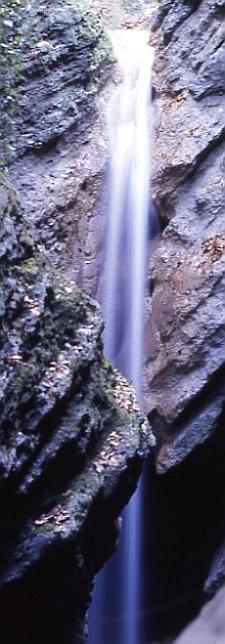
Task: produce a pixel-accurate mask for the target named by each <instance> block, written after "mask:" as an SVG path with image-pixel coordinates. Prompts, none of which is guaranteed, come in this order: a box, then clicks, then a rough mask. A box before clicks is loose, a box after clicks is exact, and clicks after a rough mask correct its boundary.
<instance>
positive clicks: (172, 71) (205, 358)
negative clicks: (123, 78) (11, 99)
mask: <svg viewBox="0 0 225 644" xmlns="http://www.w3.org/2000/svg"><path fill="white" fill-rule="evenodd" d="M224 26H225V5H224V2H217V1H215V2H211V1H208V0H201V1H200V2H195V3H194V2H188V1H187V0H184V1H183V2H176V1H175V2H172V0H165V1H164V0H162V2H160V3H159V6H158V9H157V10H156V12H155V15H154V16H153V19H152V30H153V33H152V35H151V40H152V42H153V43H154V45H155V48H156V56H155V65H154V81H153V82H154V88H155V90H154V97H155V98H154V100H155V116H156V132H155V135H156V145H155V148H154V154H155V167H154V172H153V179H152V185H153V201H154V203H155V205H156V208H157V211H158V214H159V218H160V221H161V227H162V231H163V232H162V235H161V240H160V242H159V244H158V246H156V248H155V250H154V252H153V256H152V258H151V266H150V288H151V293H152V297H151V318H150V321H149V323H148V325H147V330H146V340H147V343H149V347H150V352H149V358H148V359H147V368H146V374H147V375H146V380H147V395H146V405H147V409H148V412H149V417H150V418H151V421H152V425H153V427H154V430H155V432H156V434H157V454H156V469H157V474H156V475H155V480H154V475H153V477H152V487H151V490H152V495H153V498H154V497H155V496H156V498H157V503H156V504H155V507H153V511H152V512H153V513H152V516H151V519H149V527H148V530H149V535H150V538H149V543H150V540H151V538H152V544H153V545H152V553H153V554H152V555H151V560H152V559H153V558H154V561H155V572H154V570H153V577H154V579H155V582H154V581H153V582H152V583H153V589H152V590H151V589H150V591H149V595H148V596H151V592H152V596H153V600H154V601H155V603H156V606H157V605H159V610H162V614H161V615H159V616H158V617H157V616H155V617H154V613H153V622H154V624H155V640H156V641H161V640H162V641H163V637H166V636H168V637H169V639H170V638H171V640H172V641H174V639H175V635H176V633H178V632H180V631H182V628H183V627H184V625H185V624H187V623H189V622H191V621H192V619H194V617H195V616H196V614H197V613H198V611H199V608H200V607H201V605H202V604H203V603H204V602H205V601H208V600H209V596H210V594H211V595H212V594H214V593H215V592H216V591H217V590H218V588H219V587H220V586H221V585H222V584H223V583H224V574H225V566H224V561H225V557H224V552H225V548H224V526H225V522H224V516H225V514H224V512H225V506H224V478H223V472H224V470H225V467H224V466H225V454H224V403H225V389H224V373H225V361H224V346H225V337H224V280H225V237H224V225H225V190H224V185H225V184H224V159H225V95H224V86H223V79H224V72H223V68H224V67H223V66H224V62H223V61H224V51H225V41H224ZM150 392H151V393H150ZM162 474H163V476H161V475H162ZM217 475H218V476H217ZM160 481H161V482H160ZM163 481H164V482H163ZM173 485H174V487H173ZM170 486H171V487H170ZM217 503H218V504H219V505H218V506H217ZM156 506H157V507H156ZM151 525H154V526H155V536H154V529H153V530H152V528H151ZM157 525H158V528H157ZM152 533H153V537H151V535H152ZM157 534H160V535H161V538H160V544H157ZM163 534H164V535H165V539H164V537H163V536H162V535H163ZM168 543H170V546H168ZM150 547H151V546H150ZM188 562H189V563H188ZM186 566H187V567H186ZM150 585H151V584H150ZM157 588H158V591H157ZM189 591H191V592H192V591H193V598H192V599H193V602H192V599H191V597H190V599H189V600H188V597H186V600H185V593H186V592H187V594H188V592H189ZM157 593H158V594H157ZM223 593H224V591H222V593H221V595H218V603H217V597H216V598H215V603H212V604H207V606H206V608H205V609H204V610H203V614H201V615H200V617H199V618H198V619H197V621H196V623H195V622H194V623H193V624H191V626H190V627H189V628H188V630H187V632H185V633H184V634H183V635H182V636H180V639H179V638H178V640H175V641H176V642H179V643H180V642H182V644H183V642H185V643H186V642H187V643H188V644H190V642H193V644H196V643H197V642H201V641H204V642H211V641H212V642H213V641H215V642H217V641H218V642H220V641H221V642H222V641H224V638H225V635H224V624H223V620H222V618H221V615H222V611H223V610H224V594H223ZM182 594H184V611H183V613H182V608H181V607H179V605H178V603H177V604H176V601H174V603H173V599H174V598H175V599H176V597H177V598H179V597H181V596H182ZM194 595H195V597H194ZM165 599H166V601H167V602H168V609H167V607H166V603H165V608H163V606H164V601H165ZM185 601H186V607H185ZM213 602H214V600H213ZM169 606H170V607H169ZM210 606H212V610H211V608H210ZM161 607H162V608H161ZM213 607H214V608H213ZM185 611H186V613H185ZM213 611H214V615H213V614H212V613H213ZM188 612H189V614H188ZM150 621H151V620H150V618H149V622H150ZM162 622H163V624H164V625H165V624H166V626H164V627H162ZM150 629H151V624H150V625H149V632H150ZM161 629H162V630H161ZM160 638H161V640H160Z"/></svg>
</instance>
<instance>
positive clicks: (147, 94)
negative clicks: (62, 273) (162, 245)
mask: <svg viewBox="0 0 225 644" xmlns="http://www.w3.org/2000/svg"><path fill="white" fill-rule="evenodd" d="M112 41H113V45H114V49H115V54H116V58H117V59H118V61H119V63H120V65H121V68H122V71H123V82H122V83H121V84H120V87H119V90H118V93H117V95H116V97H115V102H114V103H113V105H112V109H111V112H110V170H109V181H108V191H109V195H108V217H109V220H108V235H107V247H106V261H105V268H104V273H105V288H104V298H103V299H104V302H103V308H104V315H105V320H106V326H105V338H104V341H105V355H106V357H107V358H109V359H111V360H112V362H113V363H114V365H116V366H117V367H118V368H119V369H120V371H121V372H122V373H123V374H124V375H125V376H126V377H127V378H128V380H130V381H131V382H133V384H134V387H135V389H136V392H137V395H138V397H139V399H140V398H141V388H142V385H141V379H142V378H141V376H142V359H143V329H144V295H145V277H146V263H147V245H148V231H149V205H150V197H149V186H150V169H151V168H150V105H151V69H152V60H153V53H152V49H151V48H150V47H149V45H148V43H147V34H146V32H145V31H141V30H140V31H137V30H132V31H128V30H126V31H125V30H119V31H118V32H113V33H112ZM141 487H142V485H141V483H140V484H139V487H138V489H137V492H136V494H135V495H134V497H133V498H132V500H131V502H130V503H129V505H128V506H127V508H126V510H125V512H124V515H123V529H122V534H121V538H120V546H119V548H118V551H117V553H116V554H115V555H114V556H113V557H112V559H111V561H110V562H109V563H108V564H107V566H106V567H105V569H104V570H103V572H101V573H100V575H99V576H98V579H97V583H96V595H95V598H94V602H93V606H92V611H91V621H90V635H89V640H88V642H89V644H141V639H140V631H139V620H138V614H139V608H140V606H139V601H140V594H141V574H140V571H141V567H142V563H141V558H140V556H141V505H142V504H141V496H142V493H141ZM107 594H108V596H109V597H110V599H109V602H110V603H111V606H113V609H112V610H111V623H110V619H109V618H108V617H107V611H108V608H107Z"/></svg>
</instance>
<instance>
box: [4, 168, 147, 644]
mask: <svg viewBox="0 0 225 644" xmlns="http://www.w3.org/2000/svg"><path fill="white" fill-rule="evenodd" d="M0 222H1V258H0V259H1V312H0V321H1V367H0V380H1V394H0V406H1V422H0V436H1V450H0V498H1V531H0V544H1V565H0V635H1V641H2V642H7V644H15V642H16V643H18V644H19V643H21V644H22V643H23V644H28V642H29V644H30V642H32V644H36V643H37V644H39V643H40V641H41V640H42V641H43V642H46V643H47V642H50V641H52V642H53V641H54V643H55V644H56V643H58V644H62V641H63V642H64V643H65V644H66V643H67V642H68V643H69V642H71V641H74V642H77V643H79V642H83V641H84V632H85V631H84V624H85V615H86V610H87V605H88V603H89V601H90V593H91V588H92V583H93V578H94V575H95V574H96V572H97V570H98V569H99V568H100V567H101V566H102V565H103V563H104V561H105V560H106V559H107V557H108V556H109V554H110V553H111V552H112V551H113V549H114V547H115V543H116V537H117V532H118V528H117V517H118V515H119V513H120V511H121V509H122V507H123V506H124V504H125V503H126V502H127V501H128V499H129V496H130V495H131V493H132V492H133V490H134V488H135V484H136V482H137V479H138V476H139V474H140V471H141V466H142V460H143V457H144V455H146V453H147V451H148V449H149V447H150V444H151V443H152V441H153V439H152V436H151V434H150V433H149V427H148V424H147V422H146V420H145V417H144V416H143V415H142V414H141V413H140V412H139V411H138V407H137V403H136V400H135V396H134V393H133V391H132V389H131V388H130V387H129V385H128V384H127V382H126V381H124V380H123V379H122V378H121V377H120V376H119V374H118V373H116V372H114V371H113V370H112V368H111V366H110V365H109V364H108V363H106V362H105V361H104V359H103V347H102V341H101V331H102V326H103V325H102V321H101V317H100V311H99V308H98V305H97V304H96V303H94V302H93V301H92V300H90V299H89V298H88V297H87V296H85V295H84V294H82V293H81V291H80V290H79V289H78V287H77V286H76V285H75V284H74V283H73V282H72V281H71V280H68V279H66V278H64V279H63V278H62V275H61V274H59V273H57V272H55V273H54V274H53V275H52V274H50V273H49V272H48V269H47V267H46V261H45V257H44V254H43V248H42V247H41V246H40V242H37V241H35V239H34V237H33V235H32V232H31V230H30V229H28V228H27V225H26V222H25V220H24V218H23V216H22V214H21V209H20V205H19V201H18V195H17V193H16V192H15V190H14V189H13V188H12V187H11V186H10V184H9V183H8V182H7V181H6V180H5V179H3V178H2V177H1V183H0ZM78 588H79V592H77V589H78Z"/></svg>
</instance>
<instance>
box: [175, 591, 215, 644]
mask: <svg viewBox="0 0 225 644" xmlns="http://www.w3.org/2000/svg"><path fill="white" fill-rule="evenodd" d="M224 604H225V591H224V588H223V589H221V590H220V591H219V592H218V593H217V595H216V596H215V597H214V599H212V600H211V601H210V602H209V603H208V604H207V605H206V606H205V607H204V608H203V609H202V611H201V613H200V615H199V617H197V619H196V620H195V621H194V622H193V624H191V626H189V627H188V628H187V629H186V630H185V631H184V633H183V634H182V635H181V636H180V637H178V638H177V639H176V640H175V642H174V644H191V642H193V644H195V643H196V644H197V643H198V644H223V642H224V639H225V618H224Z"/></svg>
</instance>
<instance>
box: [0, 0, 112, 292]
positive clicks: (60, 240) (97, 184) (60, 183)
mask: <svg viewBox="0 0 225 644" xmlns="http://www.w3.org/2000/svg"><path fill="white" fill-rule="evenodd" d="M17 22H18V24H17V25H14V30H15V29H17V32H18V34H19V35H18V39H19V40H18V45H17V48H18V47H19V53H18V51H17V48H16V46H15V65H14V67H13V66H12V78H10V92H11V94H12V96H10V92H9V91H8V85H6V87H5V91H4V93H3V96H5V98H4V100H3V102H2V110H0V119H1V125H2V132H4V138H3V140H0V143H2V146H1V148H2V154H1V155H0V156H2V155H3V158H4V157H5V158H6V159H7V161H8V164H9V166H10V176H11V178H12V180H13V183H14V184H15V185H16V187H17V188H18V189H19V191H20V196H21V202H22V207H23V212H24V216H25V217H26V219H27V221H28V223H29V222H31V221H32V223H33V225H34V226H35V228H36V231H37V234H38V236H39V238H40V241H41V242H42V244H44V246H45V248H46V250H47V253H48V256H49V259H50V260H51V262H52V263H53V265H54V266H55V267H58V268H59V269H60V270H62V269H63V270H64V271H66V272H67V273H68V274H69V275H70V276H72V277H73V278H74V279H75V280H76V281H77V283H79V285H80V286H82V287H84V288H85V290H86V291H88V292H89V293H91V294H92V295H93V294H95V292H96V288H97V286H96V281H97V273H98V269H97V267H98V261H99V244H100V242H101V236H100V239H99V230H100V229H101V227H102V213H101V210H100V206H99V199H100V194H101V182H102V177H103V174H104V172H105V167H106V160H107V140H106V138H107V137H106V116H105V112H106V104H107V101H108V94H109V92H110V89H109V88H108V89H106V90H104V87H105V83H106V80H108V79H109V77H110V74H111V68H112V50H111V45H110V41H109V39H108V37H107V35H106V32H105V30H104V27H103V23H102V20H101V11H100V10H99V7H97V8H95V3H87V2H85V0H83V1H80V2H79V3H78V4H77V3H74V2H72V1H71V0H68V2H66V3H65V2H61V0H54V2H52V3H50V4H49V3H48V2H46V1H44V2H42V3H41V4H40V3H38V2H36V0H33V2H31V3H30V4H29V9H27V6H24V7H23V3H22V6H21V7H20V10H17ZM18 67H19V71H17V68H18ZM37 97H38V99H37Z"/></svg>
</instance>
